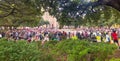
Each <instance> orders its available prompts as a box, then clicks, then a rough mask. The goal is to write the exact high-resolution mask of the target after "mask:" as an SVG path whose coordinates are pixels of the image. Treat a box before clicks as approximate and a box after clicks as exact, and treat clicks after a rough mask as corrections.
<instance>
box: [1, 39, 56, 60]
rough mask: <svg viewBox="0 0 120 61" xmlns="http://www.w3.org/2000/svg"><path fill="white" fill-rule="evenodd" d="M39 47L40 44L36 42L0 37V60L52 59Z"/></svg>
mask: <svg viewBox="0 0 120 61" xmlns="http://www.w3.org/2000/svg"><path fill="white" fill-rule="evenodd" d="M39 47H41V45H38V44H37V43H36V42H32V43H28V42H27V41H25V40H19V41H17V42H13V41H10V40H9V41H7V40H6V39H0V61H44V60H45V61H48V60H50V61H54V60H53V59H52V56H50V55H45V54H44V53H43V52H42V50H40V49H38V48H39Z"/></svg>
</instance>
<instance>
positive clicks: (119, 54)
mask: <svg viewBox="0 0 120 61" xmlns="http://www.w3.org/2000/svg"><path fill="white" fill-rule="evenodd" d="M112 58H115V59H120V49H117V50H116V51H115V53H114V54H113V55H109V56H108V59H107V60H106V61H109V60H110V59H112Z"/></svg>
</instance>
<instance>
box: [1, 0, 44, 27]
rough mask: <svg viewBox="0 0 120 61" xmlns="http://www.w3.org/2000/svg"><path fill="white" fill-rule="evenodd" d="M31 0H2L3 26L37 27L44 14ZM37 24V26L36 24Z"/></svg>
mask: <svg viewBox="0 0 120 61" xmlns="http://www.w3.org/2000/svg"><path fill="white" fill-rule="evenodd" d="M34 3H35V2H34V1H32V0H31V2H29V1H28V0H1V1H0V21H1V22H2V24H1V25H3V24H4V23H6V25H15V26H36V25H37V23H38V20H39V19H40V16H41V15H42V12H41V11H40V9H39V8H38V7H37V6H36V5H35V4H34ZM34 23H35V24H34Z"/></svg>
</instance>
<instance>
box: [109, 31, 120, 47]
mask: <svg viewBox="0 0 120 61" xmlns="http://www.w3.org/2000/svg"><path fill="white" fill-rule="evenodd" d="M111 37H112V39H113V41H114V43H116V44H117V45H118V46H120V45H119V42H118V34H117V33H116V31H115V30H113V32H112V34H111Z"/></svg>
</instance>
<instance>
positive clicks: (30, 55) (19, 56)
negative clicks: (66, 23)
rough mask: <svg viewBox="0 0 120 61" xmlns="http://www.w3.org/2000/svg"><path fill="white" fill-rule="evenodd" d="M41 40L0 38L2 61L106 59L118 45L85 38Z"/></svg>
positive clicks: (102, 60) (83, 60) (95, 60)
mask: <svg viewBox="0 0 120 61" xmlns="http://www.w3.org/2000/svg"><path fill="white" fill-rule="evenodd" d="M40 43H41V42H31V43H28V42H27V41H22V40H21V41H17V42H13V41H7V40H5V39H0V60H1V61H16V60H17V61H63V60H65V61H88V60H90V61H105V58H107V56H108V55H110V54H112V53H113V52H114V51H115V50H116V48H117V47H116V46H115V45H112V44H107V43H90V42H88V41H85V40H63V41H60V42H58V41H49V42H46V43H45V44H44V45H41V44H40Z"/></svg>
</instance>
